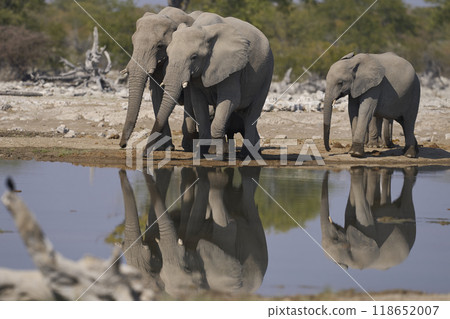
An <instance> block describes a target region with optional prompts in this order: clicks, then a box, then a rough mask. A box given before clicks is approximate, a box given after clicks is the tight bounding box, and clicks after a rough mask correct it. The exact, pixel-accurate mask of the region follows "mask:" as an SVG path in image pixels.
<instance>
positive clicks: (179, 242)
mask: <svg viewBox="0 0 450 319" xmlns="http://www.w3.org/2000/svg"><path fill="white" fill-rule="evenodd" d="M178 246H183V240H182V239H181V238H178Z"/></svg>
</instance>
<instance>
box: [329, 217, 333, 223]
mask: <svg viewBox="0 0 450 319" xmlns="http://www.w3.org/2000/svg"><path fill="white" fill-rule="evenodd" d="M328 220H329V221H330V224H333V220H332V219H331V217H330V216H328Z"/></svg>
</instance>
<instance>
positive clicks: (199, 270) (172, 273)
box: [119, 167, 268, 297]
mask: <svg viewBox="0 0 450 319" xmlns="http://www.w3.org/2000/svg"><path fill="white" fill-rule="evenodd" d="M239 172H240V175H241V178H240V183H239V185H238V186H236V180H235V181H234V183H233V179H234V178H235V174H234V173H235V170H234V169H225V170H224V171H222V170H218V169H207V168H201V167H199V168H197V169H195V170H194V169H192V168H183V169H182V170H181V185H180V191H181V194H183V196H182V197H181V199H180V201H181V208H179V209H174V210H172V211H170V212H167V210H168V209H169V208H170V207H166V204H165V198H166V193H167V189H168V186H169V183H170V180H171V175H172V170H169V169H162V170H157V171H156V172H155V179H154V178H153V177H152V176H150V175H148V174H144V177H145V180H146V184H147V188H148V191H149V193H150V199H151V203H150V210H149V214H148V221H147V228H148V229H147V231H146V233H145V236H143V238H144V239H141V231H140V228H139V220H138V211H137V206H136V201H135V197H134V193H133V189H132V188H131V186H130V184H129V182H128V179H127V176H126V172H125V171H123V170H121V171H120V173H119V174H120V180H121V185H122V191H123V197H124V204H125V235H124V244H123V249H124V251H125V258H126V260H127V262H128V263H129V264H131V265H134V266H135V267H137V268H138V269H140V270H141V271H142V272H143V273H144V274H145V276H146V278H147V282H146V283H145V284H147V285H150V286H151V287H152V288H154V289H156V290H165V291H166V292H167V293H169V294H170V295H172V296H175V297H181V296H183V295H187V294H192V293H198V292H201V291H205V290H212V291H216V292H222V293H251V292H254V291H256V290H257V289H258V288H259V287H260V285H261V283H262V280H263V277H264V274H265V272H266V269H267V263H268V257H267V244H266V238H265V234H264V229H263V227H262V224H261V220H260V218H259V214H258V209H257V206H256V204H255V201H254V194H255V191H256V183H254V182H253V180H252V178H253V179H255V180H258V179H259V173H260V168H242V169H239ZM197 178H198V180H197ZM174 206H176V205H174ZM166 212H167V213H166ZM135 242H136V243H135Z"/></svg>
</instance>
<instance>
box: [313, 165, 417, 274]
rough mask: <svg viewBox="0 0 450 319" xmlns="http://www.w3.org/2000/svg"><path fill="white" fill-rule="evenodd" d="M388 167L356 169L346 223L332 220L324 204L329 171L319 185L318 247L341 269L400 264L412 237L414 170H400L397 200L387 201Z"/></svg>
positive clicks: (352, 173)
mask: <svg viewBox="0 0 450 319" xmlns="http://www.w3.org/2000/svg"><path fill="white" fill-rule="evenodd" d="M392 173H393V170H392V169H384V168H382V169H376V168H363V167H356V168H352V169H351V170H350V174H351V186H350V194H349V196H348V201H347V207H346V209H345V227H344V228H343V227H341V226H339V225H337V224H336V223H334V222H333V221H332V219H331V217H330V212H329V203H328V172H327V173H326V174H325V177H324V180H323V184H322V208H321V213H320V225H321V230H322V247H323V248H324V250H325V251H326V252H327V255H328V254H329V256H328V257H331V258H332V259H333V260H334V261H335V262H337V263H338V264H339V265H341V266H342V267H343V268H348V267H350V268H354V269H365V268H374V269H383V270H384V269H388V268H391V267H393V266H395V265H398V264H400V263H402V262H403V261H404V260H405V259H406V258H407V257H408V255H409V252H410V250H411V248H412V246H413V245H414V241H415V238H416V224H415V212H414V205H413V199H412V189H413V186H414V183H415V181H416V175H417V168H415V167H410V168H406V169H404V170H403V174H404V180H403V187H402V191H401V194H400V196H399V198H398V199H396V200H395V201H393V202H392V201H391V176H392Z"/></svg>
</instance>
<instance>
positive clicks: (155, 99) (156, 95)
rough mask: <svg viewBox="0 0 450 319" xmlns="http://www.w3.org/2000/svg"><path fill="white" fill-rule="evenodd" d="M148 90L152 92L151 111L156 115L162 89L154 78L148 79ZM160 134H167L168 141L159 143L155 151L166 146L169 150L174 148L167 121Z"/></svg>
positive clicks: (162, 93)
mask: <svg viewBox="0 0 450 319" xmlns="http://www.w3.org/2000/svg"><path fill="white" fill-rule="evenodd" d="M150 90H151V93H152V104H153V112H154V114H155V118H156V115H158V112H159V108H160V106H161V101H162V98H163V95H164V91H163V90H162V89H161V88H160V87H159V85H157V84H156V83H155V81H154V80H150ZM161 134H162V136H169V137H170V141H167V143H165V144H163V145H161V146H160V147H159V148H158V149H156V151H164V150H166V149H167V148H170V150H174V149H175V146H174V145H173V143H172V133H171V131H170V126H169V121H167V123H166V124H165V125H164V127H163V130H162V132H161Z"/></svg>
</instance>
